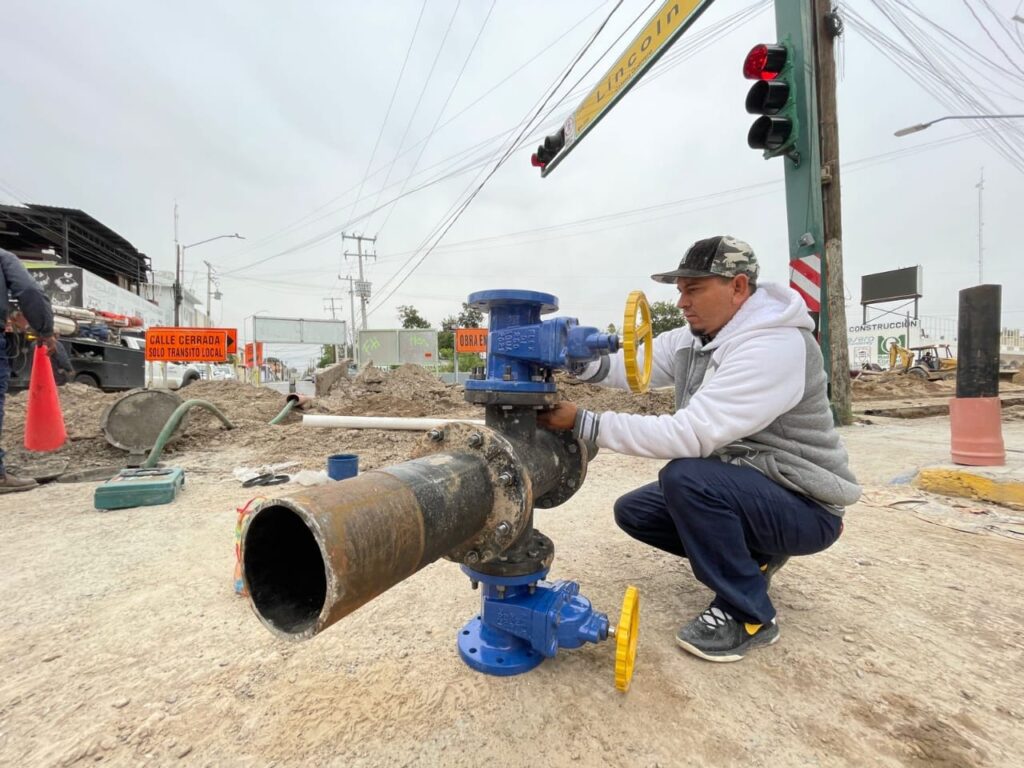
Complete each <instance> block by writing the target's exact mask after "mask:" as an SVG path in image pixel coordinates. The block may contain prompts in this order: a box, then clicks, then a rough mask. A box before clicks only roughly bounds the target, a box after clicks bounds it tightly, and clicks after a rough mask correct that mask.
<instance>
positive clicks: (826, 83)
mask: <svg viewBox="0 0 1024 768" xmlns="http://www.w3.org/2000/svg"><path fill="white" fill-rule="evenodd" d="M811 3H812V4H813V8H814V24H813V27H814V50H815V57H816V64H817V70H818V77H817V78H816V82H817V90H818V94H817V96H818V116H819V121H820V122H819V129H820V142H821V195H822V209H823V213H824V220H823V224H824V227H823V229H824V239H825V249H824V250H825V253H824V256H825V263H824V265H823V267H824V269H823V271H824V273H825V274H824V280H825V297H824V298H825V306H824V307H823V309H824V314H825V315H826V316H827V318H828V319H827V322H826V323H825V326H826V327H827V328H828V350H829V354H828V356H827V357H826V360H827V361H828V366H829V370H828V371H827V373H828V374H829V384H830V389H831V392H830V399H831V401H832V410H833V413H834V415H835V418H836V421H837V422H838V423H840V424H849V423H851V422H852V421H853V406H852V404H851V400H850V352H849V346H848V343H847V335H846V291H845V290H844V288H843V216H842V205H841V200H842V198H841V195H840V186H839V115H838V113H837V109H836V59H835V39H836V38H837V37H839V35H841V34H842V32H843V23H842V19H841V18H840V17H839V12H838V11H837V10H836V8H835V7H834V6H833V4H832V0H811Z"/></svg>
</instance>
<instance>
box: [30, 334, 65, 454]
mask: <svg viewBox="0 0 1024 768" xmlns="http://www.w3.org/2000/svg"><path fill="white" fill-rule="evenodd" d="M67 439H68V433H67V430H65V429H64V414H63V413H61V410H60V399H59V398H58V397H57V382H56V381H54V380H53V368H52V367H51V365H50V356H49V355H48V354H46V347H36V356H35V359H34V360H33V361H32V379H31V381H30V382H29V385H28V411H27V412H26V414H25V448H26V449H28V450H30V451H55V450H57V449H58V448H60V447H61V446H62V445H64V441H65V440H67Z"/></svg>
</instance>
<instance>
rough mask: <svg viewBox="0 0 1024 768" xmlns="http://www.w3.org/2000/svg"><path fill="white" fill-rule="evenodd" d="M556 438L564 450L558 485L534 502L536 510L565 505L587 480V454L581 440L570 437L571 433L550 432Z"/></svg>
mask: <svg viewBox="0 0 1024 768" xmlns="http://www.w3.org/2000/svg"><path fill="white" fill-rule="evenodd" d="M550 434H551V435H552V436H553V437H556V438H558V440H559V442H560V443H561V444H562V448H563V449H564V453H563V454H562V455H563V458H564V459H565V461H564V462H561V463H559V468H560V470H561V472H560V474H559V477H558V483H557V484H556V485H555V487H554V488H553V489H551V490H550V491H548V492H547V493H545V494H544V495H543V496H541V497H540V498H539V499H537V500H536V501H534V505H535V506H536V507H537V508H538V509H551V508H552V507H557V506H560V505H562V504H565V502H567V501H568V500H569V499H570V498H572V496H573V495H574V494H575V493H576V491H578V490H579V489H580V487H581V486H582V485H583V481H584V480H586V479H587V463H588V452H587V446H586V444H585V443H584V442H583V441H582V440H578V439H576V438H575V437H573V436H572V432H568V431H565V432H551V433H550Z"/></svg>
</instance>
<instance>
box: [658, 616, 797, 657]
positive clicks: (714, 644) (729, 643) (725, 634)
mask: <svg viewBox="0 0 1024 768" xmlns="http://www.w3.org/2000/svg"><path fill="white" fill-rule="evenodd" d="M778 639H779V625H778V624H776V622H775V619H772V621H771V623H770V624H745V623H743V622H741V621H737V620H736V619H734V618H733V617H732V616H730V615H729V614H728V613H726V612H725V611H723V610H722V609H721V608H716V607H715V606H711V607H709V608H708V609H707V610H705V611H704V613H702V614H701V615H700V616H698V617H697V618H695V619H694V620H693V621H691V622H690V623H689V624H685V625H684V626H683V628H682V629H680V630H679V632H678V633H677V634H676V642H677V643H678V644H679V646H680V647H681V648H682V649H683V650H685V651H689V652H690V653H692V654H693V655H694V656H700V657H701V658H702V659H707V660H708V661H739V660H740V659H742V658H743V657H744V656H746V654H747V651H749V650H750V649H751V648H756V647H757V646H759V645H771V644H772V643H775V642H776V641H778Z"/></svg>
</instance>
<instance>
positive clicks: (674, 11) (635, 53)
mask: <svg viewBox="0 0 1024 768" xmlns="http://www.w3.org/2000/svg"><path fill="white" fill-rule="evenodd" d="M704 5H709V3H708V2H707V0H669V2H667V3H665V4H664V5H662V6H661V8H660V9H658V12H657V13H656V14H655V15H654V17H653V18H652V19H651V20H650V21H649V22H648V23H647V26H646V27H644V28H643V29H642V30H640V33H639V34H638V35H637V36H636V37H635V38H633V42H632V43H630V44H629V47H628V48H627V49H626V50H625V51H624V52H623V54H622V55H621V56H620V57H619V58H618V60H617V61H616V62H615V64H613V65H612V67H611V69H609V70H608V71H607V72H606V73H605V76H604V77H603V78H601V82H599V83H598V84H597V87H595V88H594V90H592V91H591V92H590V93H589V94H588V95H587V97H586V98H585V99H584V100H583V103H581V104H580V105H579V107H577V109H576V115H575V123H576V124H575V126H574V127H575V131H574V134H575V135H574V136H573V137H572V138H576V137H578V136H580V135H581V134H582V133H583V132H584V131H585V130H586V129H587V127H588V126H589V125H590V124H591V123H593V122H594V120H595V119H596V118H597V117H598V115H600V114H601V113H602V112H603V111H604V110H605V109H607V108H608V107H609V106H610V105H611V103H612V101H614V100H615V97H616V95H618V94H619V93H620V91H622V90H623V88H625V86H626V84H627V83H629V82H630V81H631V80H632V79H633V78H634V77H636V76H637V75H638V74H640V72H641V71H643V70H645V69H646V68H647V67H646V66H645V65H646V64H647V63H648V62H649V61H651V59H652V57H653V56H654V55H655V54H657V53H659V52H660V50H661V48H662V47H664V46H665V45H666V43H668V42H669V41H672V42H674V41H675V40H674V37H675V35H674V33H675V32H677V31H680V30H681V29H682V28H683V24H684V23H685V22H686V21H687V20H689V19H690V16H691V15H692V14H693V12H694V11H695V10H696V9H697V7H698V6H704ZM702 10H703V9H702ZM651 63H653V61H651ZM566 140H567V141H568V140H570V139H569V137H568V136H566Z"/></svg>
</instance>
